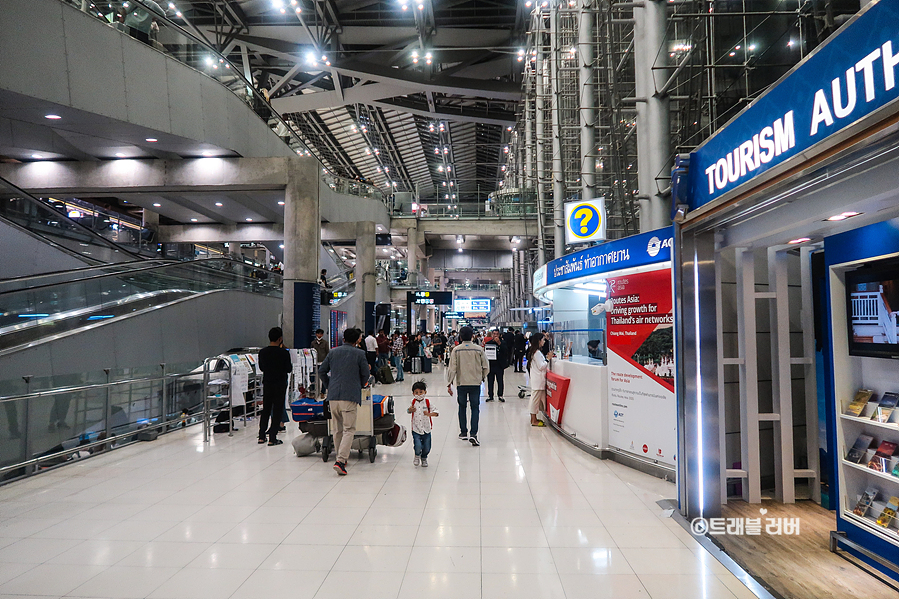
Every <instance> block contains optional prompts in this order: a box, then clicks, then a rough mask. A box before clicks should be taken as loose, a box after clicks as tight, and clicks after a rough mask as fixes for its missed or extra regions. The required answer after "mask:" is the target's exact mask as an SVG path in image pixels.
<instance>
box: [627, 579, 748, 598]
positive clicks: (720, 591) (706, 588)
mask: <svg viewBox="0 0 899 599" xmlns="http://www.w3.org/2000/svg"><path fill="white" fill-rule="evenodd" d="M639 578H640V582H641V583H643V586H644V587H645V588H646V590H647V591H649V596H650V597H652V598H653V599H657V598H658V599H695V598H696V597H702V599H735V595H734V594H733V593H731V592H730V590H729V589H728V588H727V586H726V585H725V584H724V583H723V582H721V580H720V579H719V578H718V577H717V576H714V575H707V576H703V575H699V576H697V575H688V574H643V575H640V576H639Z"/></svg>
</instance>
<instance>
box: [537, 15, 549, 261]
mask: <svg viewBox="0 0 899 599" xmlns="http://www.w3.org/2000/svg"><path fill="white" fill-rule="evenodd" d="M536 26H537V32H536V38H537V60H536V66H535V68H536V69H537V81H536V91H535V96H536V97H535V98H534V106H535V110H534V126H535V127H536V136H535V137H536V138H537V139H536V143H535V146H534V162H535V163H536V169H535V173H534V175H535V181H536V188H537V252H538V256H539V257H540V265H541V266H542V265H544V264H546V217H545V210H546V193H545V190H546V188H545V187H544V183H545V182H546V144H545V142H544V133H545V130H546V129H545V127H546V126H545V125H544V122H543V121H544V118H543V117H544V115H545V111H546V106H545V102H544V100H543V95H544V94H545V93H546V89H545V86H544V79H543V75H544V69H545V61H544V60H543V19H542V18H538V19H537V25H536Z"/></svg>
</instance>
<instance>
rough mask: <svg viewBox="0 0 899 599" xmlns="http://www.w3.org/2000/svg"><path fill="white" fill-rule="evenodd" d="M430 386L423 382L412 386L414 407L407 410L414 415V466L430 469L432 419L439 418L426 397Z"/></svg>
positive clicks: (417, 382) (416, 382)
mask: <svg viewBox="0 0 899 599" xmlns="http://www.w3.org/2000/svg"><path fill="white" fill-rule="evenodd" d="M427 392H428V386H427V385H426V384H425V382H424V381H423V380H420V381H415V382H414V383H413V384H412V396H413V397H412V405H411V406H409V409H408V410H406V411H407V412H409V413H410V414H412V440H413V442H414V445H415V459H414V460H413V462H412V463H413V464H415V465H416V466H418V465H419V464H421V466H422V468H427V467H428V454H429V453H430V452H431V426H432V420H431V419H432V418H433V417H434V416H439V414H437V409H436V408H434V407H433V406H431V402H430V401H429V400H428V398H426V397H425V395H426V394H427Z"/></svg>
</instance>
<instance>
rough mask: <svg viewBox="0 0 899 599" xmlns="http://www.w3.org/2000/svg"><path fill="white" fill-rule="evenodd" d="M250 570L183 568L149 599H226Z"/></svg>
mask: <svg viewBox="0 0 899 599" xmlns="http://www.w3.org/2000/svg"><path fill="white" fill-rule="evenodd" d="M252 573H253V571H252V570H234V569H230V570H203V569H197V568H185V569H183V570H179V571H178V572H177V573H176V574H175V575H174V576H172V577H171V578H169V579H168V580H166V581H165V582H164V583H162V585H160V586H159V587H158V588H157V589H156V590H155V591H153V592H152V593H150V594H149V595H148V597H150V599H227V598H228V597H230V596H231V595H232V594H233V593H234V591H236V590H237V589H238V588H239V587H240V585H242V584H243V583H244V581H246V580H247V578H249V577H250V575H251V574H252Z"/></svg>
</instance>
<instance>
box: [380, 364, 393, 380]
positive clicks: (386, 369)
mask: <svg viewBox="0 0 899 599" xmlns="http://www.w3.org/2000/svg"><path fill="white" fill-rule="evenodd" d="M378 381H379V382H380V383H382V384H384V385H392V384H393V383H394V380H393V371H392V370H390V366H381V367H380V368H378Z"/></svg>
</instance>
